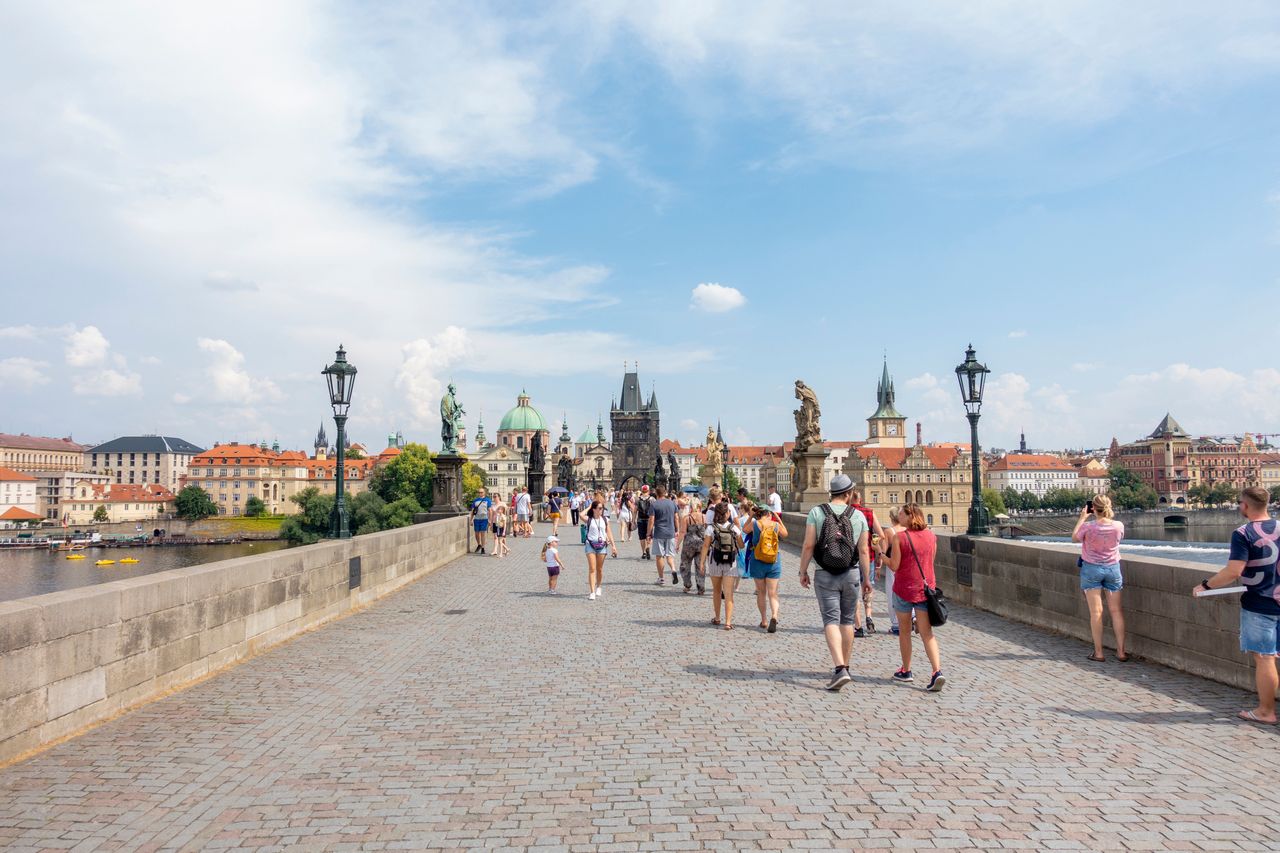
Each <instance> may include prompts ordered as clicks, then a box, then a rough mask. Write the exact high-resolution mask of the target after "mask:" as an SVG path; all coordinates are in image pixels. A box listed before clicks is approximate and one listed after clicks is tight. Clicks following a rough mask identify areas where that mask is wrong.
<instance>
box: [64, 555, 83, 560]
mask: <svg viewBox="0 0 1280 853" xmlns="http://www.w3.org/2000/svg"><path fill="white" fill-rule="evenodd" d="M67 559H68V560H83V559H84V554H68V555H67Z"/></svg>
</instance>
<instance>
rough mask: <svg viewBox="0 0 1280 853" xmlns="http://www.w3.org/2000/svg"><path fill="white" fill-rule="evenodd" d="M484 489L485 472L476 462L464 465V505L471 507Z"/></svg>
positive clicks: (464, 463)
mask: <svg viewBox="0 0 1280 853" xmlns="http://www.w3.org/2000/svg"><path fill="white" fill-rule="evenodd" d="M483 488H484V472H483V471H481V470H480V466H479V465H477V464H475V463H474V462H463V463H462V504H463V506H470V505H471V502H472V501H473V500H475V499H476V498H477V497H479V496H480V490H481V489H483Z"/></svg>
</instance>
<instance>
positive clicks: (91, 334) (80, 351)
mask: <svg viewBox="0 0 1280 853" xmlns="http://www.w3.org/2000/svg"><path fill="white" fill-rule="evenodd" d="M110 349H111V344H110V342H108V341H107V338H106V336H105V335H103V334H102V332H100V331H99V330H98V327H97V326H85V327H84V328H83V329H80V330H79V331H77V332H74V333H73V334H72V335H71V337H70V338H68V339H67V349H66V357H67V364H69V365H71V366H72V367H94V366H95V365H99V364H102V363H103V362H104V361H106V359H107V352H108V351H109V350H110Z"/></svg>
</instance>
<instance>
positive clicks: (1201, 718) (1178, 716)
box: [1045, 706, 1262, 728]
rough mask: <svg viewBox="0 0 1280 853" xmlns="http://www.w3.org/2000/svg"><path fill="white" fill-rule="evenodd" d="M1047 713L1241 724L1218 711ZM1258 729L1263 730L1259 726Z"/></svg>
mask: <svg viewBox="0 0 1280 853" xmlns="http://www.w3.org/2000/svg"><path fill="white" fill-rule="evenodd" d="M1045 710H1046V711H1049V712H1051V713H1054V714H1063V715H1064V716H1067V717H1075V718H1077V719H1080V720H1105V721H1107V722H1116V723H1140V724H1142V725H1144V726H1167V725H1176V724H1179V723H1200V724H1213V725H1219V726H1234V725H1236V723H1239V722H1241V721H1240V720H1237V719H1236V718H1235V715H1234V714H1230V715H1224V714H1222V713H1219V712H1216V711H1170V712H1167V713H1162V712H1160V711H1098V710H1081V709H1079V708H1060V707H1054V706H1046V707H1045ZM1258 728H1262V727H1261V726H1259V727H1258Z"/></svg>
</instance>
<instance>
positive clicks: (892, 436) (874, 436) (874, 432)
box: [867, 359, 907, 447]
mask: <svg viewBox="0 0 1280 853" xmlns="http://www.w3.org/2000/svg"><path fill="white" fill-rule="evenodd" d="M894 396H895V395H894V390H893V380H892V379H891V378H890V377H889V362H888V360H887V359H886V360H885V364H884V371H883V373H881V375H880V384H879V385H878V386H877V387H876V402H877V403H878V404H879V405H878V406H877V408H876V413H875V414H874V415H872V416H871V417H869V418H867V437H868V442H867V443H868V444H869V445H871V446H872V447H906V446H907V435H906V432H907V417H906V415H903V414H902V413H901V412H899V411H898V410H897V409H895V408H894V406H893V400H894Z"/></svg>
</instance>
